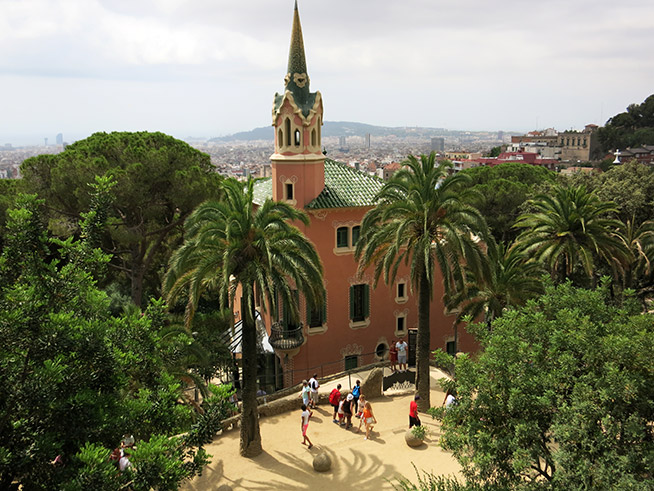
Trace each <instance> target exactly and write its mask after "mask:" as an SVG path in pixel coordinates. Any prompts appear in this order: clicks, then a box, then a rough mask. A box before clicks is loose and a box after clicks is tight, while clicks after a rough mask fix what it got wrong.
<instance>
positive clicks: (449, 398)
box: [441, 389, 456, 409]
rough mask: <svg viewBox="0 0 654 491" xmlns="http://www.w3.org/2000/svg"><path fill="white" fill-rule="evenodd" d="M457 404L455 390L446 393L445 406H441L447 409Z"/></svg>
mask: <svg viewBox="0 0 654 491" xmlns="http://www.w3.org/2000/svg"><path fill="white" fill-rule="evenodd" d="M455 403H456V392H455V391H454V390H450V389H448V390H447V392H446V393H445V399H443V404H441V406H445V409H447V408H449V407H450V406H451V405H452V404H455Z"/></svg>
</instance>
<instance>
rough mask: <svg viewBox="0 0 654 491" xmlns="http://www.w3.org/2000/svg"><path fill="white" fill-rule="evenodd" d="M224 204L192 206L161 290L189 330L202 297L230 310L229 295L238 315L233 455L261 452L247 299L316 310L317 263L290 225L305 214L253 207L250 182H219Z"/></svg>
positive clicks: (319, 297)
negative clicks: (176, 304) (237, 431)
mask: <svg viewBox="0 0 654 491" xmlns="http://www.w3.org/2000/svg"><path fill="white" fill-rule="evenodd" d="M223 190H224V193H225V199H224V200H223V201H221V202H215V201H207V202H205V203H203V204H202V205H200V206H199V207H198V208H197V210H195V211H194V212H193V214H192V215H191V216H190V217H189V219H188V220H187V222H186V224H185V230H186V236H185V241H184V244H183V245H182V246H181V247H180V248H179V249H178V250H177V251H176V252H175V253H174V254H173V256H172V258H171V261H170V266H169V269H168V272H167V273H166V278H165V284H164V289H165V291H166V293H167V297H168V299H169V300H170V301H171V302H172V301H174V300H175V299H177V298H180V297H186V298H187V299H188V301H187V310H186V315H187V319H186V322H187V325H190V323H191V320H192V318H193V315H194V313H195V310H196V308H197V306H198V303H199V300H200V298H201V296H202V293H203V292H204V291H207V290H210V291H211V292H212V293H214V294H216V296H217V297H218V298H217V300H218V303H219V305H220V308H222V309H230V308H232V306H233V305H234V302H235V298H236V294H237V293H236V292H237V289H239V291H240V295H241V305H240V310H241V312H242V313H243V328H242V331H243V335H242V356H243V392H242V411H241V448H240V451H241V454H242V455H245V456H254V455H257V454H259V453H261V451H262V450H261V436H260V433H259V423H258V417H257V413H256V411H257V401H256V391H257V384H256V370H257V361H256V360H257V333H256V323H255V315H254V314H255V305H254V304H255V295H260V296H261V298H263V299H264V300H265V301H266V302H267V304H268V305H269V306H270V308H271V311H272V312H276V311H277V305H278V302H280V301H283V302H284V303H285V305H288V306H289V307H290V308H289V310H290V313H291V315H292V316H293V317H295V318H298V315H299V313H298V306H297V305H296V302H295V293H294V290H297V291H298V292H301V293H302V294H304V296H305V297H306V298H307V299H308V300H309V301H312V302H314V303H315V304H316V305H320V304H321V303H322V301H323V298H324V285H323V281H322V263H321V261H320V257H319V256H318V253H317V252H316V250H315V248H314V246H313V244H312V243H311V242H310V241H309V240H308V239H307V238H306V237H305V236H304V235H303V234H302V232H300V230H299V229H298V228H297V227H296V226H294V225H292V223H291V222H293V221H297V222H301V223H303V224H304V225H308V223H309V219H308V217H307V215H306V214H305V213H304V212H303V211H301V210H298V209H295V208H293V207H292V206H290V205H288V204H286V203H282V202H275V201H272V200H267V201H266V202H264V203H263V204H262V205H260V206H257V205H255V204H254V202H253V199H254V182H253V181H252V180H248V182H247V183H246V184H245V186H244V185H243V184H242V183H239V182H237V181H234V180H228V181H225V182H224V185H223Z"/></svg>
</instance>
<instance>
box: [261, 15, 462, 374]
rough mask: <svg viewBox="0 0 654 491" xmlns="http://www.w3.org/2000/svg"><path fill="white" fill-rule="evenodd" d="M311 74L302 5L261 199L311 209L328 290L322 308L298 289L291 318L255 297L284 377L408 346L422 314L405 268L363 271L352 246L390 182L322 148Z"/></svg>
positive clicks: (435, 335)
mask: <svg viewBox="0 0 654 491" xmlns="http://www.w3.org/2000/svg"><path fill="white" fill-rule="evenodd" d="M309 83H310V78H309V75H308V72H307V67H306V60H305V52H304V42H303V38H302V29H301V25H300V17H299V12H298V9H297V4H296V6H295V10H294V14H293V29H292V34H291V47H290V53H289V60H288V70H287V73H286V76H285V78H284V86H285V90H284V92H283V93H281V94H275V96H274V101H273V110H272V124H273V126H274V129H275V150H274V153H273V154H272V156H271V158H270V160H271V167H272V177H271V178H270V179H263V180H259V181H258V182H257V184H256V187H255V202H256V203H257V204H261V203H263V202H264V201H265V200H266V199H268V198H272V199H274V200H280V201H285V202H287V203H289V204H291V205H292V206H295V207H297V208H300V209H303V210H304V211H306V212H307V213H308V215H309V217H310V224H309V225H308V226H304V225H302V224H299V228H300V229H301V230H302V232H303V233H304V234H305V235H306V236H307V237H308V238H309V239H310V240H311V241H312V242H313V244H314V245H315V247H316V249H317V251H318V253H319V255H320V258H321V261H322V263H323V267H324V282H325V289H326V298H325V305H324V306H323V307H322V308H316V307H315V306H313V305H309V304H307V301H306V299H305V298H304V296H303V294H302V292H297V295H296V301H297V302H298V306H299V312H300V318H299V319H291V318H289V316H288V315H287V312H288V308H285V307H284V305H280V306H278V309H277V311H276V312H271V311H270V309H265V306H264V305H260V306H259V307H260V310H261V312H262V319H263V323H264V325H265V327H266V330H267V332H268V334H269V342H270V345H271V346H272V347H273V349H274V350H275V355H276V356H277V357H278V359H279V365H280V367H281V371H282V373H283V385H284V386H290V385H292V384H294V383H297V382H298V381H300V380H302V379H304V378H307V377H309V376H311V375H312V374H313V373H315V372H317V373H318V374H319V376H324V375H327V374H329V373H335V372H339V371H342V370H344V369H349V368H354V367H356V366H360V365H363V364H368V363H371V362H375V361H381V360H385V359H387V358H388V347H389V345H390V343H391V342H392V341H393V340H394V339H397V338H403V339H406V340H408V341H409V344H410V345H411V341H412V340H414V339H415V338H414V336H415V330H414V329H415V327H416V326H417V323H418V315H417V299H416V297H415V296H414V295H413V293H412V291H411V285H410V278H409V271H408V269H404V270H401V271H399V273H398V275H397V279H396V281H395V283H394V284H392V285H385V284H384V283H383V282H382V281H380V283H379V284H378V286H377V288H373V273H372V271H365V272H364V273H363V274H362V275H358V274H357V267H358V264H357V262H356V261H355V258H354V249H355V246H356V243H357V240H358V238H359V232H360V226H361V221H362V219H363V216H364V215H365V213H366V212H367V211H368V210H370V209H372V207H373V206H374V196H375V194H376V193H377V192H378V191H379V190H380V189H381V187H382V186H383V184H384V181H383V180H381V179H379V178H377V177H373V176H370V175H368V174H366V173H363V172H359V171H358V170H356V169H354V168H352V167H350V166H348V165H346V164H343V163H339V162H335V161H333V160H331V159H327V158H326V157H325V156H324V155H323V154H322V152H321V148H322V147H321V126H322V124H323V99H322V96H321V94H320V92H311V91H310V88H309ZM435 276H436V277H437V280H436V285H435V289H434V301H433V304H432V314H431V322H432V343H433V346H432V348H433V349H436V348H443V349H448V348H451V347H452V344H451V343H452V341H453V321H454V316H453V315H450V316H447V315H446V314H445V312H444V305H443V302H442V296H443V290H442V281H441V280H440V274H437V275H435ZM460 331H462V330H460ZM448 343H449V344H448ZM473 348H474V341H473V340H472V338H471V337H470V336H468V335H466V333H462V334H460V336H459V349H461V350H464V351H465V350H471V349H473ZM410 354H411V353H410Z"/></svg>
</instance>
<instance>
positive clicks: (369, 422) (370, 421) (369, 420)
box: [363, 402, 377, 440]
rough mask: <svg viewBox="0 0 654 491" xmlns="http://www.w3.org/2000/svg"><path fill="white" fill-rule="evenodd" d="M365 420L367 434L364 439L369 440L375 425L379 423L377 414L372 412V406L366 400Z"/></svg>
mask: <svg viewBox="0 0 654 491" xmlns="http://www.w3.org/2000/svg"><path fill="white" fill-rule="evenodd" d="M363 420H364V422H365V423H366V436H365V437H364V438H363V439H364V440H369V439H370V432H371V431H372V428H373V425H376V424H377V418H375V415H374V414H373V413H372V406H371V405H370V403H369V402H366V405H365V407H364V408H363Z"/></svg>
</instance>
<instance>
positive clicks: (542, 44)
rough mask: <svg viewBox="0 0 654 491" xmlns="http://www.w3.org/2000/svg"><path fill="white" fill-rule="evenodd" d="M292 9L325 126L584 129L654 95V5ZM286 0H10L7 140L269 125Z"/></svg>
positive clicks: (2, 62) (1, 30)
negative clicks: (298, 19)
mask: <svg viewBox="0 0 654 491" xmlns="http://www.w3.org/2000/svg"><path fill="white" fill-rule="evenodd" d="M298 4H299V9H300V16H301V19H302V27H303V31H304V41H305V50H306V54H307V65H308V72H309V76H310V78H311V89H312V90H319V91H320V92H322V94H323V97H324V98H325V102H326V107H327V110H326V113H325V119H326V120H327V121H357V122H362V123H368V124H372V125H379V126H391V127H402V126H409V127H412V126H420V127H438V128H447V129H452V130H470V131H478V130H489V131H496V130H507V131H529V130H531V129H542V128H547V127H554V128H557V129H559V130H566V129H571V128H573V129H581V128H583V126H584V125H585V124H587V123H595V124H598V125H602V124H604V123H605V121H606V120H607V119H608V118H609V117H611V116H613V115H614V114H616V113H619V112H622V111H624V110H625V108H626V106H627V105H629V104H631V103H640V102H642V101H643V100H644V99H645V98H646V97H647V96H648V95H650V94H651V93H652V88H651V80H654V60H652V57H651V56H650V54H649V53H648V50H649V49H650V47H651V46H652V45H654V29H653V27H654V4H648V3H646V2H642V1H630V0H628V1H623V2H620V3H614V2H611V1H608V0H597V1H594V2H590V1H586V0H578V1H574V2H571V1H568V2H561V1H558V0H556V1H552V2H547V3H544V2H538V3H537V4H536V3H532V2H519V1H518V0H501V1H500V2H494V3H492V5H491V4H490V2H485V1H483V0H465V1H462V2H457V4H456V5H453V4H451V3H449V2H443V1H426V0H415V1H413V2H410V3H405V4H399V3H398V2H391V1H387V0H377V1H375V2H373V1H371V0H361V1H359V2H356V3H354V4H353V3H351V2H346V1H344V0H334V1H332V2H328V3H323V2H315V1H313V2H311V1H308V0H304V1H303V0H300V1H299V2H298ZM292 9H293V3H292V2H291V1H290V0H284V1H275V2H271V1H270V0H251V1H249V2H247V3H243V2H240V3H239V2H225V1H222V0H221V1H209V0H194V1H192V2H191V1H185V0H165V1H162V0H158V1H155V0H139V1H127V0H111V1H109V0H104V1H103V0H85V1H81V0H70V1H60V0H24V1H21V2H8V1H2V0H0V44H1V45H2V46H3V56H2V57H0V90H1V92H0V93H2V94H3V104H2V106H3V110H2V117H0V144H3V143H5V142H12V143H14V144H17V145H18V144H27V143H33V144H42V143H43V142H44V138H45V137H47V138H49V141H50V143H54V142H55V138H56V135H57V134H58V133H63V135H64V140H66V141H74V140H77V139H80V138H85V137H86V136H88V135H90V134H91V133H93V132H96V131H107V132H109V131H141V130H143V131H163V132H165V133H168V134H171V135H173V136H175V137H178V138H188V137H191V136H193V137H201V138H211V137H216V136H221V135H227V134H231V133H236V132H239V131H247V130H251V129H253V128H255V127H261V126H267V125H268V124H270V111H269V110H267V109H266V108H271V106H272V97H273V94H274V92H275V91H281V90H283V77H284V75H285V70H286V63H287V59H286V56H285V53H287V52H288V44H289V41H290V39H289V35H288V23H289V20H290V18H291V16H292Z"/></svg>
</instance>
